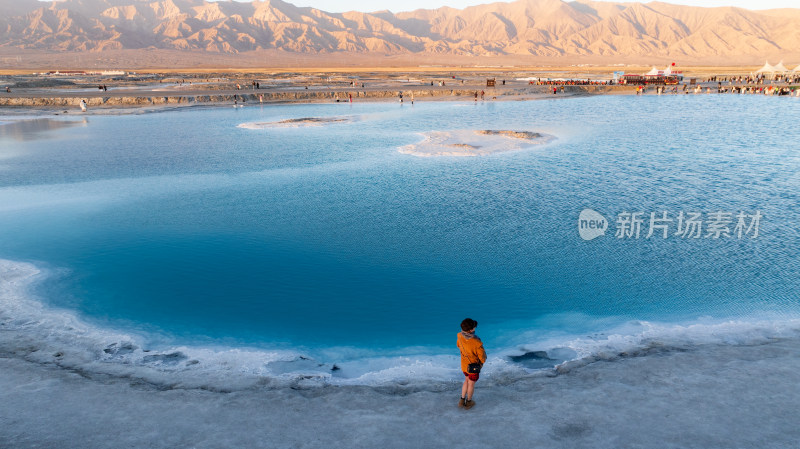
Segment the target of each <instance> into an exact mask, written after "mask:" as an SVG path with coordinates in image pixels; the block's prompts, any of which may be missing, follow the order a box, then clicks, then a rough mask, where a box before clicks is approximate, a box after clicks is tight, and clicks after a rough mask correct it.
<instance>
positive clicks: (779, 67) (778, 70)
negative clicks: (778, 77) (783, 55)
mask: <svg viewBox="0 0 800 449" xmlns="http://www.w3.org/2000/svg"><path fill="white" fill-rule="evenodd" d="M772 69H773V70H774V71H775V73H786V72H788V71H789V69H787V68H786V66H785V65H783V60H781V62H779V63H778V65H776V66H775V67H773V68H772Z"/></svg>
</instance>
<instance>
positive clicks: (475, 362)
mask: <svg viewBox="0 0 800 449" xmlns="http://www.w3.org/2000/svg"><path fill="white" fill-rule="evenodd" d="M476 327H478V322H477V321H475V320H473V319H472V318H467V319H465V320H464V321H462V322H461V332H459V333H458V336H457V337H456V345H457V346H458V350H459V351H461V371H462V372H463V373H464V377H465V379H464V384H463V385H462V386H461V400H460V401H458V406H459V407H464V408H465V409H468V410H469V409H471V408H472V406H474V405H475V401H473V400H472V393H473V392H474V391H475V382H477V381H478V378H479V377H480V372H481V368H482V367H483V364H484V363H486V351H485V350H484V349H483V342H482V341H481V339H480V338H478V336H477V335H475V328H476Z"/></svg>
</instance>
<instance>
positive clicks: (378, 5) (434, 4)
mask: <svg viewBox="0 0 800 449" xmlns="http://www.w3.org/2000/svg"><path fill="white" fill-rule="evenodd" d="M285 1H287V2H289V3H292V4H294V5H297V6H313V7H314V8H317V9H321V10H323V11H329V12H344V11H354V10H355V11H365V12H371V11H379V10H382V9H388V10H390V11H393V12H397V11H410V10H413V9H418V8H426V9H433V8H438V7H440V6H452V7H454V8H464V7H466V6H472V5H479V4H482V3H492V0H370V1H358V0H285ZM639 1H641V0H639ZM646 1H647V0H646ZM646 1H642V3H646ZM666 3H676V4H680V5H691V6H709V7H710V6H738V7H740V8H747V9H771V8H798V7H800V2H798V0H668V1H667V2H666Z"/></svg>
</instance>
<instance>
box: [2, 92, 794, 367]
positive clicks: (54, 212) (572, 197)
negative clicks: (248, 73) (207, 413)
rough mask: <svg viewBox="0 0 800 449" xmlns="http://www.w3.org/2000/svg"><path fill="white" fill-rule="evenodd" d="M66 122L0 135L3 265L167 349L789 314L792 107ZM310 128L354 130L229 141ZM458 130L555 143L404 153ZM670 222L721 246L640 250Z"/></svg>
mask: <svg viewBox="0 0 800 449" xmlns="http://www.w3.org/2000/svg"><path fill="white" fill-rule="evenodd" d="M76 115H78V114H75V112H74V111H71V112H70V113H69V114H64V115H59V116H58V117H53V116H50V117H49V119H50V120H55V121H59V122H60V121H68V122H73V123H69V124H67V125H69V126H58V125H59V124H61V125H63V123H56V124H55V125H53V123H54V122H51V121H47V120H45V121H41V118H40V122H38V123H39V124H38V125H37V124H36V123H34V124H29V125H23V124H22V123H23V122H19V121H17V120H18V119H19V118H18V117H12V116H8V117H7V119H3V120H4V121H9V120H10V121H11V123H8V124H5V125H0V258H2V259H8V260H14V261H26V262H31V263H33V264H35V265H36V266H38V267H40V268H42V269H44V270H46V271H47V273H48V277H47V279H46V280H45V281H44V282H41V283H40V284H38V285H37V287H36V289H35V291H34V294H35V295H36V297H37V298H38V299H39V300H41V301H42V302H44V303H46V304H48V305H51V306H54V307H58V308H62V309H66V310H70V311H74V312H76V313H77V314H78V316H80V317H81V318H82V319H84V320H86V321H87V322H90V323H93V324H96V325H98V326H101V327H108V328H114V329H122V330H126V331H131V332H136V333H141V334H145V335H148V336H149V337H148V338H150V339H152V340H153V341H156V342H160V343H161V344H203V345H227V346H238V345H242V346H248V347H256V348H282V349H295V348H301V349H302V350H305V351H309V352H311V353H313V352H314V351H316V350H319V349H320V348H334V347H347V348H351V350H352V351H353V353H355V354H358V353H360V352H359V351H363V352H364V353H369V354H374V353H381V352H382V351H386V352H387V353H395V354H396V353H404V352H414V353H428V354H440V353H445V352H447V351H449V352H452V351H453V345H454V341H455V333H456V332H457V331H458V324H459V323H460V321H461V320H462V319H463V318H465V317H468V316H469V317H472V318H474V319H476V320H478V321H479V323H480V325H479V328H478V333H479V334H480V335H481V336H482V337H483V339H484V341H485V343H486V345H487V348H492V349H494V350H497V348H511V347H514V346H515V345H520V344H528V343H531V342H535V341H536V340H537V339H544V338H546V337H547V338H549V337H548V336H551V335H556V334H564V335H582V334H587V333H593V332H602V331H603V330H604V329H608V328H609V327H613V326H616V325H618V324H620V323H625V322H628V321H629V320H646V321H655V322H666V323H670V322H692V321H695V320H708V319H711V320H714V319H718V320H725V319H751V318H752V317H762V316H767V317H794V316H797V315H798V312H800V299H799V298H798V292H799V291H800V207H798V206H799V205H800V128H798V127H797V126H796V123H797V122H798V119H800V101H798V99H793V98H777V97H762V96H738V95H723V96H718V95H700V96H694V95H687V96H681V95H678V96H663V97H658V96H643V97H633V96H598V97H584V98H572V99H563V100H542V101H526V102H512V101H509V102H486V103H482V102H478V103H477V104H474V103H473V102H430V103H426V102H419V101H418V102H417V103H416V104H415V105H413V106H412V105H410V104H404V105H400V104H397V103H354V104H310V105H271V106H263V107H259V106H248V107H245V108H229V107H225V108H221V107H220V108H188V109H183V110H174V111H164V112H157V113H148V114H139V115H136V114H131V115H89V116H79V117H76ZM302 117H345V118H346V119H347V121H344V122H332V123H325V124H322V125H321V126H300V127H284V128H263V129H245V128H241V127H239V126H238V125H241V124H243V123H253V122H274V121H280V120H285V119H292V118H302ZM26 123H30V122H26ZM40 125H41V126H40ZM43 127H46V128H50V129H42V128H43ZM463 129H475V130H481V129H501V130H528V131H536V132H544V133H547V134H552V135H554V136H556V137H557V140H555V141H554V142H552V143H550V144H547V145H544V146H537V147H532V148H530V149H527V150H521V151H513V152H507V153H501V154H494V155H489V156H481V157H416V156H413V155H408V154H403V153H400V152H399V151H398V147H400V146H403V145H407V144H411V143H415V142H418V141H420V140H421V139H422V136H421V135H420V133H424V132H429V131H441V130H463ZM587 208H588V209H593V210H595V211H597V212H599V213H600V214H602V215H603V217H605V218H606V219H607V220H608V222H609V224H610V229H609V230H608V231H607V232H606V235H604V236H602V237H599V238H596V239H594V240H591V241H585V240H583V239H581V238H580V236H579V234H578V216H579V214H580V213H581V211H582V210H584V209H587ZM663 211H666V212H667V213H668V214H669V216H670V217H671V218H673V219H677V217H678V214H679V212H681V211H683V212H700V213H702V214H703V216H704V217H707V215H708V214H710V213H714V212H718V211H722V212H726V213H731V214H732V220H733V221H732V222H731V223H730V224H729V229H730V231H731V235H729V236H728V237H722V238H719V239H714V238H711V237H706V236H705V235H703V236H701V237H700V238H696V239H694V238H681V237H680V236H675V235H674V232H675V231H676V229H677V228H676V226H677V223H676V222H672V223H671V224H670V225H671V226H672V227H671V228H670V235H669V237H667V238H663V237H661V235H660V234H659V232H657V233H656V235H655V236H654V237H651V238H646V233H647V225H648V224H649V223H648V222H649V219H650V213H651V212H655V213H658V214H661V213H662V212H663ZM742 211H743V212H745V213H747V214H754V213H755V212H756V211H758V212H759V214H761V216H762V217H761V219H760V223H759V226H760V227H759V234H758V236H757V237H755V238H752V237H753V235H752V232H751V233H750V234H749V235H748V234H745V235H744V236H743V238H737V236H736V235H735V234H734V233H733V232H732V231H733V230H734V227H735V225H736V215H737V214H738V213H739V212H742ZM626 212H641V213H642V214H643V215H642V216H643V217H644V227H643V228H642V229H643V231H642V234H641V236H640V238H638V239H636V238H617V237H616V236H615V232H614V229H615V226H616V225H615V222H616V220H617V218H618V216H619V214H622V213H626ZM751 231H752V229H751ZM408 348H414V349H413V350H411V349H408ZM490 352H491V351H490Z"/></svg>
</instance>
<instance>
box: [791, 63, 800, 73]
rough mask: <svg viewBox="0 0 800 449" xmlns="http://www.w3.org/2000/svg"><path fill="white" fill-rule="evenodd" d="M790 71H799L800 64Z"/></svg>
mask: <svg viewBox="0 0 800 449" xmlns="http://www.w3.org/2000/svg"><path fill="white" fill-rule="evenodd" d="M792 73H800V64H798V65H797V67H795V68H794V70H792Z"/></svg>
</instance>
